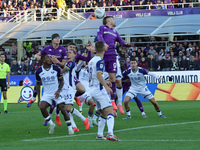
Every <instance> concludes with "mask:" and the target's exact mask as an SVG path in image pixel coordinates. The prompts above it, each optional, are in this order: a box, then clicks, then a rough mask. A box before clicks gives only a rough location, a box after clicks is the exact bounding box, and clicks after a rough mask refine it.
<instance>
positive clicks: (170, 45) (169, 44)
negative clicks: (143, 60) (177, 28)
mask: <svg viewBox="0 0 200 150" xmlns="http://www.w3.org/2000/svg"><path fill="white" fill-rule="evenodd" d="M171 47H172V42H171V41H169V43H168V46H167V47H166V48H165V51H166V52H169V49H170V48H171Z"/></svg>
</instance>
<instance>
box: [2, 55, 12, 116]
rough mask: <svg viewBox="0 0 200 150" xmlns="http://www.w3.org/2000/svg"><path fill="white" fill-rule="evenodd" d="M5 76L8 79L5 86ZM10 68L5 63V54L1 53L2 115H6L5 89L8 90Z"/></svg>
mask: <svg viewBox="0 0 200 150" xmlns="http://www.w3.org/2000/svg"><path fill="white" fill-rule="evenodd" d="M6 75H7V77H8V85H7V84H6ZM9 83H10V67H9V65H8V64H7V63H5V54H4V53H1V56H0V86H1V91H2V92H3V99H4V101H3V104H4V114H7V113H8V111H7V89H8V88H10V84H9Z"/></svg>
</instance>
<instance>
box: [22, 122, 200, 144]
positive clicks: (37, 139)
mask: <svg viewBox="0 0 200 150" xmlns="http://www.w3.org/2000/svg"><path fill="white" fill-rule="evenodd" d="M192 123H200V121H191V122H181V123H171V124H160V125H152V126H142V127H135V128H128V129H120V130H115V131H114V133H115V132H123V131H129V130H138V129H147V128H155V127H163V126H175V125H185V124H192ZM105 133H106V132H105ZM93 134H97V132H94V133H84V134H76V135H65V136H55V137H46V138H35V139H25V140H21V141H27V142H28V141H29V142H30V141H43V140H44V141H45V140H51V139H60V138H68V137H78V136H85V135H93ZM95 141H96V140H95ZM122 141H123V140H122Z"/></svg>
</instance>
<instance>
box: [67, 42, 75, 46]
mask: <svg viewBox="0 0 200 150" xmlns="http://www.w3.org/2000/svg"><path fill="white" fill-rule="evenodd" d="M69 45H74V46H76V44H75V43H74V42H70V43H68V44H67V46H69Z"/></svg>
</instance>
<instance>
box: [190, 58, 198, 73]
mask: <svg viewBox="0 0 200 150" xmlns="http://www.w3.org/2000/svg"><path fill="white" fill-rule="evenodd" d="M189 70H197V62H196V59H195V57H194V56H192V57H191V60H190V61H189Z"/></svg>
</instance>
